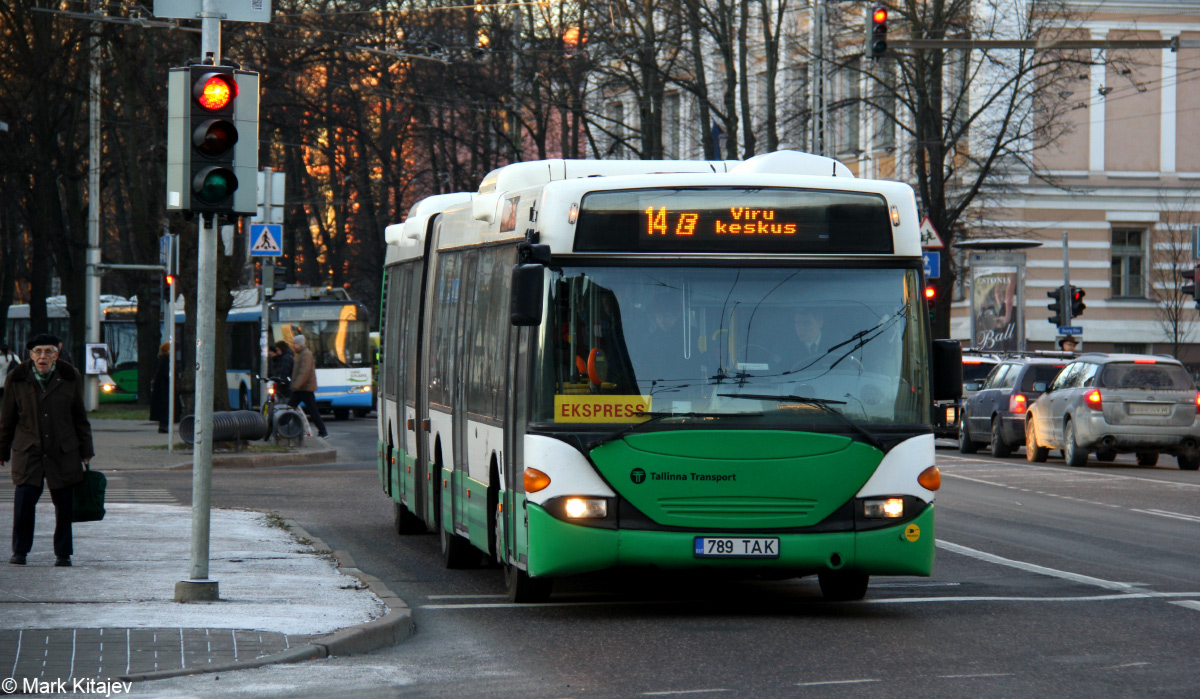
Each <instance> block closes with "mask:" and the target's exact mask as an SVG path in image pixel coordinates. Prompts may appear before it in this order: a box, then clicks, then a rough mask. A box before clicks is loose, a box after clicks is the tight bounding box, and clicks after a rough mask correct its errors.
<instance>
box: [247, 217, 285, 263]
mask: <svg viewBox="0 0 1200 699" xmlns="http://www.w3.org/2000/svg"><path fill="white" fill-rule="evenodd" d="M281 255H283V226H281V225H279V224H278V223H252V224H250V256H251V257H279V256H281Z"/></svg>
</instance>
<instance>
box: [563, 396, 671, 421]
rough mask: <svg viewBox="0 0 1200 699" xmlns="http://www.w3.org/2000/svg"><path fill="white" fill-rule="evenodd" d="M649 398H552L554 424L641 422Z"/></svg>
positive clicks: (648, 407)
mask: <svg viewBox="0 0 1200 699" xmlns="http://www.w3.org/2000/svg"><path fill="white" fill-rule="evenodd" d="M648 412H650V396H593V395H582V396H554V421H555V422H641V421H642V420H645V419H646V417H645V416H644V415H643V414H644V413H648Z"/></svg>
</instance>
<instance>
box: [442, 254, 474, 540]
mask: <svg viewBox="0 0 1200 699" xmlns="http://www.w3.org/2000/svg"><path fill="white" fill-rule="evenodd" d="M478 260H479V258H478V253H476V252H474V251H472V252H468V253H465V254H463V257H462V268H461V269H460V271H459V277H458V278H459V279H461V280H462V282H461V284H462V286H461V288H460V290H459V296H458V329H457V332H456V333H455V340H454V344H455V350H454V357H455V362H457V364H458V366H457V367H456V368H455V370H454V378H455V381H454V387H453V396H454V398H453V400H454V403H453V408H454V411H453V414H454V473H453V474H452V475H451V478H450V484H449V490H450V493H449V497H450V509H449V510H448V511H450V512H453V513H454V526H453V527H452V528H451V530H452V531H454V532H455V533H457V534H460V535H462V536H467V533H468V526H467V519H468V517H467V511H466V491H467V476H468V475H469V474H470V468H469V458H470V454H469V453H468V451H469V449H468V442H469V440H468V438H467V430H468V429H469V427H470V426H469V424H468V418H469V415H468V413H467V381H468V375H469V370H468V366H467V355H468V348H467V343H471V342H475V341H476V340H477V339H478V337H479V333H478V332H477V331H476V330H477V323H476V319H475V317H474V316H475V309H476V307H477V306H478V304H477V303H476V301H477V299H476V298H475V294H476V290H477V289H478V288H479V284H478V280H477V279H476V278H475V277H476V270H477V268H478ZM475 351H477V350H475Z"/></svg>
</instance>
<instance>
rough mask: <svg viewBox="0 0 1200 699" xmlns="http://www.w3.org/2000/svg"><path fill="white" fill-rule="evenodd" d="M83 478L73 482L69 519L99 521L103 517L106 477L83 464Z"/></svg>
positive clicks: (73, 520)
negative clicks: (73, 489) (73, 488)
mask: <svg viewBox="0 0 1200 699" xmlns="http://www.w3.org/2000/svg"><path fill="white" fill-rule="evenodd" d="M83 468H84V471H83V480H82V481H80V482H78V483H76V484H75V491H74V492H73V493H72V503H71V521H72V522H99V521H100V520H102V519H104V489H105V488H106V487H108V479H107V478H105V477H104V474H103V473H100V472H99V471H93V470H92V467H91V466H89V465H87V464H84V467H83Z"/></svg>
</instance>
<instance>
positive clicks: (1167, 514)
mask: <svg viewBox="0 0 1200 699" xmlns="http://www.w3.org/2000/svg"><path fill="white" fill-rule="evenodd" d="M1132 511H1133V512H1141V513H1142V514H1147V515H1157V516H1159V517H1170V518H1171V519H1182V520H1184V521H1185V522H1200V517H1197V516H1196V515H1185V514H1181V513H1179V512H1168V511H1166V510H1139V509H1133V510H1132Z"/></svg>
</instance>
